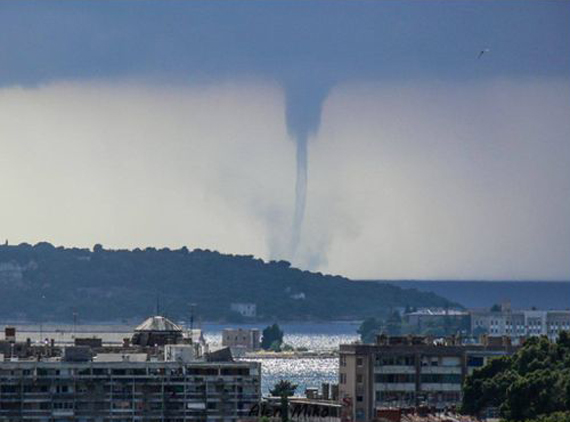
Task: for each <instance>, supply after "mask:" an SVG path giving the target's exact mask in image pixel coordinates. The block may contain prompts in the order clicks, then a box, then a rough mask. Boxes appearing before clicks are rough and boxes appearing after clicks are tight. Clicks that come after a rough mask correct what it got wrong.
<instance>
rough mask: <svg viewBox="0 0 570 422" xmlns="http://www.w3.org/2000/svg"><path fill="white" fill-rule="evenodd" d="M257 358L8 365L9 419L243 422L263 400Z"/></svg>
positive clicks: (4, 367)
mask: <svg viewBox="0 0 570 422" xmlns="http://www.w3.org/2000/svg"><path fill="white" fill-rule="evenodd" d="M259 389H260V368H259V365H257V364H251V363H188V364H180V363H178V362H167V361H162V362H147V361H145V362H130V361H128V360H122V361H115V362H96V361H93V362H42V361H40V362H37V361H19V362H2V363H0V420H3V421H42V422H43V421H45V422H48V421H50V422H51V421H77V422H88V421H89V422H106V421H125V422H126V421H148V422H151V421H152V422H158V421H161V422H163V421H171V422H175V421H176V422H182V421H190V420H192V421H203V422H209V421H215V422H222V421H237V420H238V419H239V420H241V419H243V418H244V417H247V415H248V414H249V411H250V409H251V408H252V407H253V406H254V405H255V404H257V403H258V402H259V400H260V391H259Z"/></svg>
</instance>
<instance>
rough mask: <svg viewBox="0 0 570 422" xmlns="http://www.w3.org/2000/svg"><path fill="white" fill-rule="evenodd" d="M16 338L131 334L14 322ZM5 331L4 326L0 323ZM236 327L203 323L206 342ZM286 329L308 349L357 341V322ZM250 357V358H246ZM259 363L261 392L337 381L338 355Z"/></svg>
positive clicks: (124, 329) (289, 338) (111, 338)
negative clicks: (286, 383) (286, 384)
mask: <svg viewBox="0 0 570 422" xmlns="http://www.w3.org/2000/svg"><path fill="white" fill-rule="evenodd" d="M11 326H15V327H16V329H17V341H26V339H28V338H29V339H30V340H31V341H32V342H39V341H41V340H44V339H54V340H55V342H56V343H59V344H72V343H73V341H74V338H75V337H100V338H102V339H103V341H104V342H105V343H116V344H121V342H122V341H123V339H124V338H129V337H130V336H131V335H132V330H133V328H134V327H133V326H129V325H77V326H75V327H74V326H73V325H71V324H69V325H65V324H57V325H55V324H44V325H41V326H40V325H29V324H15V325H11ZM266 326H267V324H248V325H239V327H241V328H252V327H255V328H259V329H260V330H263V328H265V327H266ZM0 327H2V331H4V325H0ZM228 327H232V328H234V327H235V328H237V327H238V326H237V325H235V324H234V325H232V324H224V325H220V324H202V325H201V328H202V329H203V330H204V334H205V337H206V341H207V342H208V343H209V344H210V346H211V347H212V348H213V349H215V348H217V347H220V346H221V340H222V330H223V329H224V328H228ZM280 327H281V329H282V330H283V331H284V332H285V336H284V341H285V343H287V344H290V345H291V346H293V347H295V348H297V347H305V348H307V349H309V350H311V351H318V352H327V351H332V350H336V349H338V346H339V344H342V343H351V342H353V341H355V340H357V338H358V336H357V334H356V330H357V328H358V324H357V323H349V322H342V323H322V324H321V323H318V324H317V323H307V324H281V325H280ZM249 360H253V359H249ZM255 360H256V361H258V362H261V364H262V391H263V394H268V392H269V389H270V388H271V387H272V386H273V385H274V384H275V383H276V382H277V381H279V380H280V379H287V380H290V381H292V382H293V383H295V384H297V385H298V388H297V394H303V393H304V392H305V389H306V388H320V387H321V384H322V383H323V382H328V383H336V382H338V358H335V357H315V358H298V359H291V358H287V359H282V358H263V359H255Z"/></svg>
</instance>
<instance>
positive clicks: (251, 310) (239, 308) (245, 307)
mask: <svg viewBox="0 0 570 422" xmlns="http://www.w3.org/2000/svg"><path fill="white" fill-rule="evenodd" d="M230 309H231V310H232V311H235V312H237V313H239V314H240V315H241V316H244V317H247V318H253V317H255V316H256V315H257V305H256V304H255V303H232V304H231V305H230Z"/></svg>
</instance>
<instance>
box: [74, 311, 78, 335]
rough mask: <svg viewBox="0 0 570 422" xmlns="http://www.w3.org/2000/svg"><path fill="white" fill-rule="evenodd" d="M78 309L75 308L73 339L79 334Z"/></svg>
mask: <svg viewBox="0 0 570 422" xmlns="http://www.w3.org/2000/svg"><path fill="white" fill-rule="evenodd" d="M77 315H78V313H77V308H75V307H74V308H73V337H75V336H76V334H77Z"/></svg>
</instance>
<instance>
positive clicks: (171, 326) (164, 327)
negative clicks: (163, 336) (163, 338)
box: [135, 316, 182, 332]
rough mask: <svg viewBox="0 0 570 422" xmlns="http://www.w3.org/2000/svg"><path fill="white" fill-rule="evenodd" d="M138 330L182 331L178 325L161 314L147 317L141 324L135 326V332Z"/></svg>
mask: <svg viewBox="0 0 570 422" xmlns="http://www.w3.org/2000/svg"><path fill="white" fill-rule="evenodd" d="M140 331H169V332H182V328H180V326H178V325H176V324H175V323H173V322H172V321H171V320H169V319H168V318H166V317H163V316H152V317H150V318H147V319H146V320H145V321H144V322H143V323H142V324H140V325H139V326H138V327H136V328H135V332H140Z"/></svg>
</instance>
